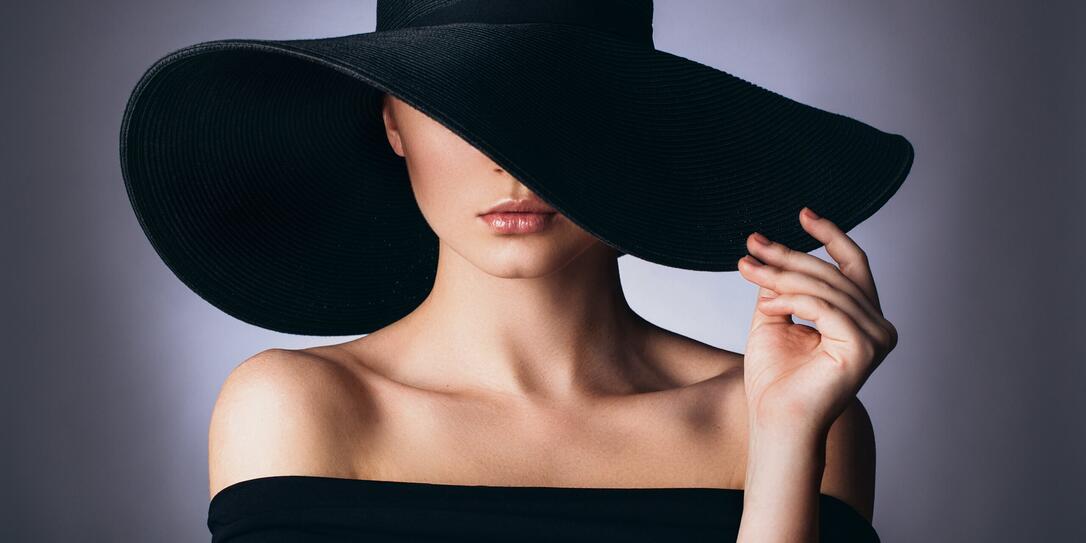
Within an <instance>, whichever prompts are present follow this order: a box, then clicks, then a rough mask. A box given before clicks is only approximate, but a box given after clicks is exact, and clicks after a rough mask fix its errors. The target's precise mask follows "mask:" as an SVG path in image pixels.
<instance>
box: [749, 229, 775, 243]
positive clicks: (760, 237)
mask: <svg viewBox="0 0 1086 543" xmlns="http://www.w3.org/2000/svg"><path fill="white" fill-rule="evenodd" d="M753 237H754V241H757V242H758V243H761V244H762V245H769V244H770V243H772V242H771V241H769V238H767V237H765V236H763V235H762V234H760V233H758V232H755V233H754V236H753Z"/></svg>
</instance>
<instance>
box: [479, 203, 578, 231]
mask: <svg viewBox="0 0 1086 543" xmlns="http://www.w3.org/2000/svg"><path fill="white" fill-rule="evenodd" d="M557 213H558V212H557V211H556V210H555V209H554V208H553V207H551V206H549V205H547V204H546V203H545V202H543V201H542V200H539V199H536V198H522V199H520V200H509V199H507V200H503V201H501V202H498V204H496V205H494V206H491V208H490V209H488V210H486V211H484V212H483V213H481V214H480V215H479V218H480V219H482V221H483V222H484V223H486V224H487V226H489V227H490V228H491V231H493V232H495V233H499V234H531V233H534V232H541V231H543V230H544V229H546V228H547V226H549V225H550V224H551V223H552V222H554V217H555V216H556V215H557Z"/></svg>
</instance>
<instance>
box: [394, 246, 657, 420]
mask: <svg viewBox="0 0 1086 543" xmlns="http://www.w3.org/2000/svg"><path fill="white" fill-rule="evenodd" d="M401 323H403V324H404V326H405V327H406V328H407V329H408V330H409V331H410V333H409V334H408V335H409V337H413V338H418V340H417V341H412V342H407V344H406V345H404V347H405V349H406V351H407V352H405V353H401V354H403V357H402V358H401V359H400V360H398V361H397V363H396V364H397V368H396V371H397V373H400V372H404V373H410V374H411V375H415V376H417V375H426V376H430V377H428V378H425V379H424V380H429V381H432V383H433V384H434V386H438V387H441V388H444V389H446V390H449V389H456V390H471V391H477V392H485V393H497V394H502V395H510V396H516V397H521V398H525V399H529V400H533V401H540V402H561V403H571V402H575V401H577V400H579V399H589V398H590V397H592V396H602V395H611V394H622V393H630V392H633V391H634V390H635V389H636V386H635V384H634V383H633V382H632V379H633V378H634V377H635V375H636V374H637V371H636V370H638V368H639V367H640V366H641V361H642V360H643V357H644V356H645V355H644V353H645V352H646V351H645V349H644V348H643V347H644V346H643V344H642V343H643V341H644V337H645V330H646V329H647V328H646V326H647V325H648V323H647V322H646V321H644V320H643V319H642V318H641V317H640V316H638V315H637V314H636V313H634V312H633V310H632V309H631V308H630V307H629V305H628V304H627V302H626V298H625V296H624V295H623V292H622V285H621V282H620V278H619V270H618V261H617V259H616V258H615V254H614V253H613V252H612V251H610V249H608V248H607V247H605V246H603V245H602V244H601V245H598V246H594V247H593V248H592V249H589V250H588V251H585V252H584V253H582V254H581V255H579V256H577V257H576V258H575V259H573V260H572V261H570V262H569V263H568V264H567V265H565V266H564V267H562V268H561V269H559V270H556V271H554V272H552V273H550V274H547V275H544V276H541V277H528V278H522V277H512V278H508V277H498V276H495V275H492V274H489V273H486V272H484V271H483V270H481V269H479V268H478V267H477V266H475V265H474V264H472V263H471V262H469V261H467V260H465V259H464V258H463V257H462V256H460V255H459V254H458V253H456V251H453V250H452V249H451V248H449V247H447V246H445V245H442V246H441V248H440V253H439V258H438V269H437V275H436V279H435V282H434V288H433V290H432V291H431V293H430V295H429V296H428V297H427V298H426V300H424V301H423V303H422V304H421V305H420V306H419V307H418V308H416V310H415V311H414V312H412V313H411V314H410V315H408V316H407V317H405V318H404V319H403V320H402V321H401Z"/></svg>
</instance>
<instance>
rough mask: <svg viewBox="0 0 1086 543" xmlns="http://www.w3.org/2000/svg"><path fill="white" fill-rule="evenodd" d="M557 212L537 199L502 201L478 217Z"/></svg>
mask: <svg viewBox="0 0 1086 543" xmlns="http://www.w3.org/2000/svg"><path fill="white" fill-rule="evenodd" d="M556 212H557V211H556V210H555V209H554V208H553V207H551V206H549V205H547V204H546V202H544V201H542V200H540V199H538V198H522V199H519V200H510V199H506V200H502V201H501V202H498V203H497V204H496V205H494V206H491V207H490V209H487V210H486V211H484V212H482V213H480V214H479V215H480V216H483V215H489V214H491V213H543V214H547V213H556Z"/></svg>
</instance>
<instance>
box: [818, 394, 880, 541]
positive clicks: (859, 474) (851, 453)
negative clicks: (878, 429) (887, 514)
mask: <svg viewBox="0 0 1086 543" xmlns="http://www.w3.org/2000/svg"><path fill="white" fill-rule="evenodd" d="M821 492H822V493H823V494H828V495H830V496H834V497H836V498H839V499H841V500H842V501H844V502H845V503H847V504H849V505H851V506H852V508H853V509H855V510H856V511H858V512H859V513H860V514H861V515H863V516H864V518H866V519H867V520H868V522H870V521H871V519H872V518H873V516H874V508H875V430H874V427H873V426H872V424H871V417H870V415H868V413H867V408H866V407H864V405H863V403H862V402H860V399H859V398H854V399H853V400H852V402H851V403H850V404H849V405H848V407H847V408H845V411H844V412H843V413H841V416H839V417H837V420H836V421H834V423H833V425H832V426H830V431H829V434H828V435H827V436H826V467H825V471H823V475H822V489H821Z"/></svg>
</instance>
